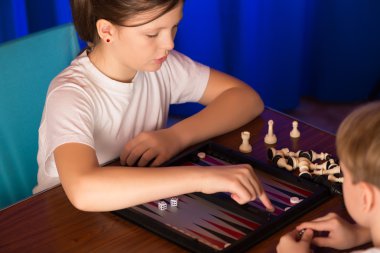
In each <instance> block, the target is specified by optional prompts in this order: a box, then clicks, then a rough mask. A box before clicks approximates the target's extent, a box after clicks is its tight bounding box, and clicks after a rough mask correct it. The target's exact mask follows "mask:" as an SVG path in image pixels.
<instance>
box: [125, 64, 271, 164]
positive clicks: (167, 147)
mask: <svg viewBox="0 0 380 253" xmlns="http://www.w3.org/2000/svg"><path fill="white" fill-rule="evenodd" d="M199 102H200V103H202V104H203V105H206V107H205V108H204V109H203V110H202V111H200V112H199V113H197V114H195V115H193V116H191V117H189V118H186V119H184V120H182V121H180V122H178V123H177V124H175V125H173V126H171V127H170V128H167V129H162V130H158V131H152V132H143V133H140V134H139V135H137V136H136V137H135V138H133V139H132V140H130V141H129V142H128V143H127V144H126V145H125V146H124V149H123V150H122V152H121V154H120V161H121V163H122V164H123V165H124V164H127V165H133V164H138V166H146V165H147V164H149V162H151V161H153V162H152V163H151V165H152V166H158V165H160V164H162V163H163V162H165V161H167V160H168V159H169V158H171V157H173V156H174V155H175V154H176V153H178V152H180V151H181V150H183V149H185V148H187V147H189V146H191V145H193V144H196V143H199V142H202V141H204V140H207V139H210V138H212V137H215V136H218V135H220V134H223V133H226V132H229V131H231V130H233V129H236V128H238V127H240V126H242V125H244V124H245V123H247V122H249V121H250V120H252V119H253V118H255V117H256V116H258V115H259V114H260V113H261V112H262V111H263V109H264V105H263V102H262V100H261V98H260V96H259V95H258V94H257V93H256V92H255V91H254V90H253V89H252V88H251V87H249V86H248V85H246V84H245V83H243V82H242V81H240V80H238V79H236V78H234V77H232V76H229V75H227V74H224V73H222V72H219V71H216V70H213V69H211V72H210V78H209V81H208V84H207V88H206V91H205V92H204V95H203V96H202V98H201V99H200V101H199Z"/></svg>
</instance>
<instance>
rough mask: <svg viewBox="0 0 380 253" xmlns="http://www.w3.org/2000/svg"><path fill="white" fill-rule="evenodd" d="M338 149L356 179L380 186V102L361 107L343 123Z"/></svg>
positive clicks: (339, 133) (342, 159)
mask: <svg viewBox="0 0 380 253" xmlns="http://www.w3.org/2000/svg"><path fill="white" fill-rule="evenodd" d="M337 151H338V156H339V158H340V160H341V161H342V162H343V163H344V165H345V166H346V168H347V170H349V171H350V173H351V174H352V178H353V181H354V183H355V182H360V181H364V182H368V183H371V184H373V185H375V186H377V187H378V188H380V102H379V101H377V102H372V103H369V104H366V105H364V106H361V107H359V108H357V109H356V110H354V111H353V112H352V113H351V114H350V115H348V116H347V117H346V118H345V119H344V121H343V122H342V124H341V125H340V126H339V129H338V133H337Z"/></svg>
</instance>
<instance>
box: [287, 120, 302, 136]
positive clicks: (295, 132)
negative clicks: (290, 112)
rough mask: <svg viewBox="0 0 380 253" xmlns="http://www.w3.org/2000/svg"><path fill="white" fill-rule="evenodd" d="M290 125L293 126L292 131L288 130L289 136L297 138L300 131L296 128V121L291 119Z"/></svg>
mask: <svg viewBox="0 0 380 253" xmlns="http://www.w3.org/2000/svg"><path fill="white" fill-rule="evenodd" d="M292 126H293V129H292V131H290V137H292V138H299V137H300V136H301V133H300V131H299V130H298V122H297V121H293V123H292Z"/></svg>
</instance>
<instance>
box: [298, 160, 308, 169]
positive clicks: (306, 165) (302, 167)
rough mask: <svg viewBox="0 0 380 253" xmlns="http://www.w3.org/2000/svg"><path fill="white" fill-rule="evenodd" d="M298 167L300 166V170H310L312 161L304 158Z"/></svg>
mask: <svg viewBox="0 0 380 253" xmlns="http://www.w3.org/2000/svg"><path fill="white" fill-rule="evenodd" d="M298 167H299V168H300V172H305V171H309V168H310V162H309V161H308V160H302V161H300V162H299V163H298Z"/></svg>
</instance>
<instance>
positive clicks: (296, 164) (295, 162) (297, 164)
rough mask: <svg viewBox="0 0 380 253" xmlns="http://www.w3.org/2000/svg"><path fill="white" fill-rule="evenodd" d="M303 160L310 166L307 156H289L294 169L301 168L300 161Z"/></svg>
mask: <svg viewBox="0 0 380 253" xmlns="http://www.w3.org/2000/svg"><path fill="white" fill-rule="evenodd" d="M301 162H304V163H303V165H306V166H307V167H308V168H309V166H310V162H309V160H308V159H307V158H305V157H298V158H297V157H292V156H290V157H288V164H289V165H290V166H291V167H292V168H293V169H296V168H299V167H300V163H301Z"/></svg>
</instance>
